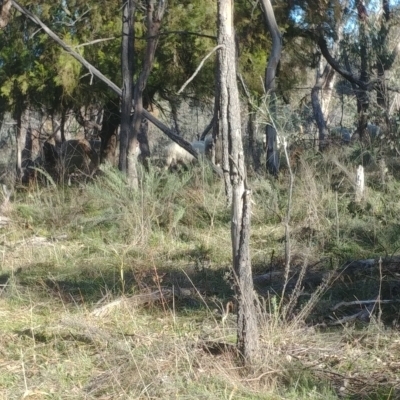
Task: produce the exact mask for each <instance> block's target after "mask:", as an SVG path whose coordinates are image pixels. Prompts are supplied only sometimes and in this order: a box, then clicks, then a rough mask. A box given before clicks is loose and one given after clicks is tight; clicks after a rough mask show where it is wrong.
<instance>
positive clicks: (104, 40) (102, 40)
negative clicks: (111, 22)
mask: <svg viewBox="0 0 400 400" xmlns="http://www.w3.org/2000/svg"><path fill="white" fill-rule="evenodd" d="M114 39H116V37H109V38H104V39H96V40H92V41H91V42H87V43H82V44H78V45H77V46H74V48H75V49H79V47H84V46H90V45H91V44H96V43H101V42H106V41H108V40H114Z"/></svg>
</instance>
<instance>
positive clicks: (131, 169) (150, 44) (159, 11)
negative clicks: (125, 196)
mask: <svg viewBox="0 0 400 400" xmlns="http://www.w3.org/2000/svg"><path fill="white" fill-rule="evenodd" d="M156 1H158V5H157V7H156V6H155V3H156ZM165 8H166V1H164V0H147V23H146V25H147V46H146V56H145V60H144V65H143V69H142V72H141V73H140V75H139V79H138V81H137V82H136V85H135V93H134V115H133V132H132V138H131V139H130V141H129V151H128V171H127V172H128V181H129V182H130V185H131V186H132V187H137V186H138V184H139V181H138V175H137V156H138V136H139V134H140V129H141V123H142V119H143V91H144V89H145V87H146V84H147V80H148V78H149V75H150V71H151V69H152V67H153V62H154V55H155V52H156V48H157V43H158V34H159V32H160V27H161V20H162V18H163V16H164V12H165Z"/></svg>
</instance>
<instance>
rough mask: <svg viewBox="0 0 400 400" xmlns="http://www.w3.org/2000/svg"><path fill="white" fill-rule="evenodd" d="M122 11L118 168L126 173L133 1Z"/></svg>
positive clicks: (129, 116) (128, 1)
mask: <svg viewBox="0 0 400 400" xmlns="http://www.w3.org/2000/svg"><path fill="white" fill-rule="evenodd" d="M123 4H124V5H123V10H122V48H121V65H122V96H121V130H120V143H119V144H120V151H119V163H118V168H119V169H120V171H122V172H124V173H127V168H128V166H127V156H128V146H129V141H130V138H131V137H132V125H131V109H132V96H133V61H134V59H133V56H134V53H133V52H134V41H133V40H134V36H133V24H134V15H135V5H134V0H127V1H126V2H125V0H123Z"/></svg>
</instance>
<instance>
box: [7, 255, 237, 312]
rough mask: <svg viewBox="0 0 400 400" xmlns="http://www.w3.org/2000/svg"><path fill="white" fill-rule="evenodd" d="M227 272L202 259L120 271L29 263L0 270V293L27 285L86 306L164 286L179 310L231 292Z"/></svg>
mask: <svg viewBox="0 0 400 400" xmlns="http://www.w3.org/2000/svg"><path fill="white" fill-rule="evenodd" d="M228 275H229V271H228V268H220V269H217V268H210V267H209V266H208V265H206V264H204V263H203V262H199V263H197V262H196V263H191V264H190V265H188V266H186V267H185V268H181V269H176V268H168V267H165V268H159V269H156V268H153V269H147V270H144V269H141V270H140V271H134V270H133V269H131V270H124V271H123V275H121V271H120V270H117V269H116V268H102V269H99V268H95V267H94V266H91V265H87V266H85V267H81V268H80V269H77V268H74V269H70V270H67V269H65V270H64V271H60V268H58V269H56V268H55V267H54V266H52V265H51V264H50V263H49V264H47V263H36V264H35V263H32V264H30V265H27V266H26V267H24V268H20V269H18V271H15V272H13V274H12V275H11V274H3V275H0V284H1V285H3V292H4V293H7V290H9V289H10V288H11V286H12V285H13V287H17V288H24V289H25V288H28V289H29V291H30V293H34V294H35V295H37V297H38V298H41V297H42V298H43V297H45V298H50V299H54V300H57V301H60V300H61V301H62V302H63V303H64V304H85V305H88V306H89V307H90V306H94V305H95V304H96V303H98V302H99V301H101V300H104V299H105V298H107V297H108V298H109V299H112V298H116V297H118V296H121V295H123V294H125V295H126V296H128V297H131V296H135V295H138V294H143V293H150V292H157V291H159V292H160V293H162V291H163V290H169V291H171V292H172V293H175V294H176V295H175V301H174V306H175V307H176V311H178V312H179V309H180V308H181V309H188V308H189V309H193V308H196V309H197V308H202V307H206V306H207V302H208V301H209V300H210V299H212V300H211V302H215V301H217V302H218V303H221V304H222V303H225V302H227V301H228V300H229V298H231V297H232V295H233V292H232V290H231V288H230V284H229V281H228V279H227V276H228ZM122 276H123V279H122ZM11 283H12V285H11ZM10 292H11V291H10ZM0 294H1V293H0ZM182 294H184V295H182ZM161 298H162V296H160V300H161ZM163 301H164V300H163ZM155 303H156V302H155Z"/></svg>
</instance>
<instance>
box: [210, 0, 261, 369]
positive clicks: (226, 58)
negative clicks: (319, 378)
mask: <svg viewBox="0 0 400 400" xmlns="http://www.w3.org/2000/svg"><path fill="white" fill-rule="evenodd" d="M218 44H219V45H222V46H223V47H222V49H221V50H219V53H218V59H219V82H220V90H221V93H220V128H221V136H222V143H223V145H224V152H223V153H224V161H223V165H224V166H225V165H226V162H228V164H229V178H230V184H231V187H232V220H231V238H232V256H233V270H234V274H235V291H236V299H237V303H238V304H237V305H238V307H237V309H238V315H237V322H238V325H237V345H238V350H239V354H240V355H241V357H242V361H243V362H244V364H247V365H248V364H252V363H254V362H255V361H256V359H257V356H258V349H259V337H258V326H257V315H256V307H255V300H256V299H255V292H254V287H253V280H252V273H251V260H250V251H249V238H250V215H251V213H250V204H251V200H250V199H251V192H250V190H248V189H247V188H246V170H245V162H244V153H243V144H242V135H241V118H240V102H239V92H238V87H237V81H236V51H235V34H234V29H233V0H218ZM226 172H227V171H225V170H224V176H225V174H226Z"/></svg>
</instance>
